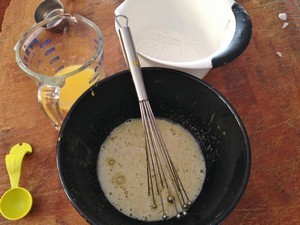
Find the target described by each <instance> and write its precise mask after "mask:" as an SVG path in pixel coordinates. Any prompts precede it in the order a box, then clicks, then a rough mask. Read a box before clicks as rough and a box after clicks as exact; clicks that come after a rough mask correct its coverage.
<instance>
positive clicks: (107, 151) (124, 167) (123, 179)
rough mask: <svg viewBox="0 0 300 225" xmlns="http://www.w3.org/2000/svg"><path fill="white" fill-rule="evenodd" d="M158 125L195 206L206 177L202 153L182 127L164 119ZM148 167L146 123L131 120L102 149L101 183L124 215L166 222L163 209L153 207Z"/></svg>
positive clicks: (171, 209) (171, 212) (170, 208)
mask: <svg viewBox="0 0 300 225" xmlns="http://www.w3.org/2000/svg"><path fill="white" fill-rule="evenodd" d="M157 122H158V125H159V128H160V130H161V133H162V135H163V138H164V141H165V144H166V146H167V148H168V151H169V154H170V156H171V158H172V161H173V163H174V165H175V167H176V170H177V172H178V175H179V177H180V179H181V181H182V183H183V185H184V187H185V190H186V192H187V194H188V197H189V199H190V200H191V201H192V202H193V201H195V200H196V198H197V197H198V195H199V194H200V192H201V189H202V186H203V183H204V178H205V173H206V168H205V161H204V157H203V154H202V151H201V149H200V147H199V145H198V143H197V142H196V140H195V139H194V138H193V136H192V135H191V134H190V133H189V132H188V131H187V130H185V129H184V128H183V127H182V126H180V125H178V124H174V123H172V122H169V121H167V120H162V119H157ZM146 165H147V162H146V153H145V140H144V131H143V126H142V122H141V120H140V119H132V120H128V121H126V122H125V123H123V124H121V125H120V126H119V127H117V128H115V129H114V130H113V131H112V132H111V134H110V135H109V136H108V137H107V139H106V140H105V142H104V143H103V145H102V146H101V148H100V152H99V156H98V162H97V173H98V179H99V182H100V185H101V188H102V190H103V192H104V194H105V196H106V197H107V199H108V200H109V201H110V203H111V204H112V205H113V206H114V207H115V208H116V209H118V210H119V211H120V212H121V213H123V214H125V215H127V216H129V217H132V218H135V219H138V220H143V221H158V220H161V219H162V210H161V205H160V203H159V202H157V207H156V208H154V207H151V206H152V198H151V196H148V188H147V187H148V185H147V170H146ZM163 194H165V195H166V193H163ZM166 198H167V196H166ZM157 199H158V198H157ZM168 201H169V203H168V204H165V210H166V212H167V214H168V216H169V217H170V218H171V217H174V216H176V211H175V209H174V206H173V205H172V200H170V199H168Z"/></svg>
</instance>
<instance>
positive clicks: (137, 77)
mask: <svg viewBox="0 0 300 225" xmlns="http://www.w3.org/2000/svg"><path fill="white" fill-rule="evenodd" d="M115 21H116V23H117V25H118V27H119V30H118V31H119V36H120V41H121V44H122V48H123V53H124V55H125V58H126V61H127V64H128V66H129V68H130V72H131V75H132V78H133V82H134V85H135V88H136V92H137V95H138V99H139V106H140V112H141V119H142V123H143V126H144V132H145V142H146V159H147V178H148V180H147V181H148V195H149V196H151V198H152V205H151V207H152V208H157V206H158V205H157V203H158V202H160V205H161V207H162V219H164V220H166V219H168V215H167V213H166V210H165V209H166V205H167V204H172V205H173V206H174V208H175V210H176V217H177V218H178V219H179V218H181V217H182V216H184V215H186V211H187V209H188V208H189V206H190V205H191V201H190V200H189V198H188V196H187V193H186V191H185V189H184V186H183V184H182V182H181V180H180V178H179V176H178V173H177V171H176V169H175V166H174V164H173V162H172V160H171V157H170V155H169V153H168V150H167V147H166V145H165V143H164V140H163V138H162V135H161V132H160V130H159V127H158V125H157V122H156V120H155V117H154V115H153V112H152V109H151V106H150V103H149V101H148V97H147V93H146V89H145V86H144V81H143V77H142V72H141V68H140V64H139V60H138V57H137V53H136V51H135V48H134V44H133V40H132V36H131V33H130V29H129V27H128V18H127V17H126V16H123V15H119V16H116V18H115Z"/></svg>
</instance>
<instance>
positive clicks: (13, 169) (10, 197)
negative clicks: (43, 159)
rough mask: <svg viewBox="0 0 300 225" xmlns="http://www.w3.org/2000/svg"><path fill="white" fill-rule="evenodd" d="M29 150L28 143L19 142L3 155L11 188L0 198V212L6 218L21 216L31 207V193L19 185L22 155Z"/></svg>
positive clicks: (14, 218) (16, 218)
mask: <svg viewBox="0 0 300 225" xmlns="http://www.w3.org/2000/svg"><path fill="white" fill-rule="evenodd" d="M31 152H32V148H31V146H30V145H29V144H27V143H19V144H16V145H14V146H13V147H12V149H11V150H10V153H9V154H7V155H6V157H5V163H6V169H7V172H8V175H9V179H10V184H11V188H10V189H9V190H8V191H6V192H5V193H4V195H3V196H2V198H1V199H0V212H1V214H2V215H3V216H4V217H5V218H6V219H8V220H18V219H21V218H23V217H24V216H26V215H27V213H28V212H29V211H30V209H31V207H32V196H31V194H30V193H29V191H27V190H26V189H25V188H22V187H19V181H20V176H21V167H22V160H23V157H24V155H25V154H27V153H31Z"/></svg>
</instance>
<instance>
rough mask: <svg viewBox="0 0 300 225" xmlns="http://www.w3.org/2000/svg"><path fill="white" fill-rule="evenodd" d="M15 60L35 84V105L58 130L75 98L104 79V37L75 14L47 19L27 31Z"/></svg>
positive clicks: (88, 22) (90, 23)
mask: <svg viewBox="0 0 300 225" xmlns="http://www.w3.org/2000/svg"><path fill="white" fill-rule="evenodd" d="M16 61H17V64H18V65H19V66H20V68H21V69H23V70H24V71H25V72H26V73H27V74H28V75H29V76H30V77H31V78H33V79H34V81H35V82H36V83H37V85H38V102H39V103H40V106H41V108H42V109H43V111H44V112H45V114H46V115H47V117H48V118H49V120H50V121H51V122H52V124H53V125H54V127H55V128H56V129H57V130H59V129H60V127H61V125H62V122H63V119H64V117H65V116H66V113H67V112H68V111H69V109H70V107H71V106H72V105H73V103H74V102H75V101H76V100H77V98H78V97H79V96H80V95H81V94H82V93H83V92H84V91H86V90H87V89H88V88H89V87H90V86H92V85H93V84H94V83H96V82H97V81H98V80H100V79H102V78H104V68H103V37H102V33H101V31H100V30H99V28H98V27H97V26H96V25H95V24H94V23H93V22H91V21H89V20H88V19H86V18H84V17H83V16H80V15H78V14H74V15H70V14H61V15H57V16H54V17H51V18H49V19H46V20H44V21H42V22H40V23H38V24H36V25H35V26H33V27H32V28H31V29H30V30H29V31H28V32H26V33H25V34H24V35H23V37H22V38H21V40H20V41H19V42H18V44H17V47H16Z"/></svg>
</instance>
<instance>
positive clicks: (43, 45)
mask: <svg viewBox="0 0 300 225" xmlns="http://www.w3.org/2000/svg"><path fill="white" fill-rule="evenodd" d="M51 42H52V40H51V39H50V38H49V39H47V40H45V41H43V42H42V43H41V44H40V48H44V47H45V46H46V45H47V44H49V43H51Z"/></svg>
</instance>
